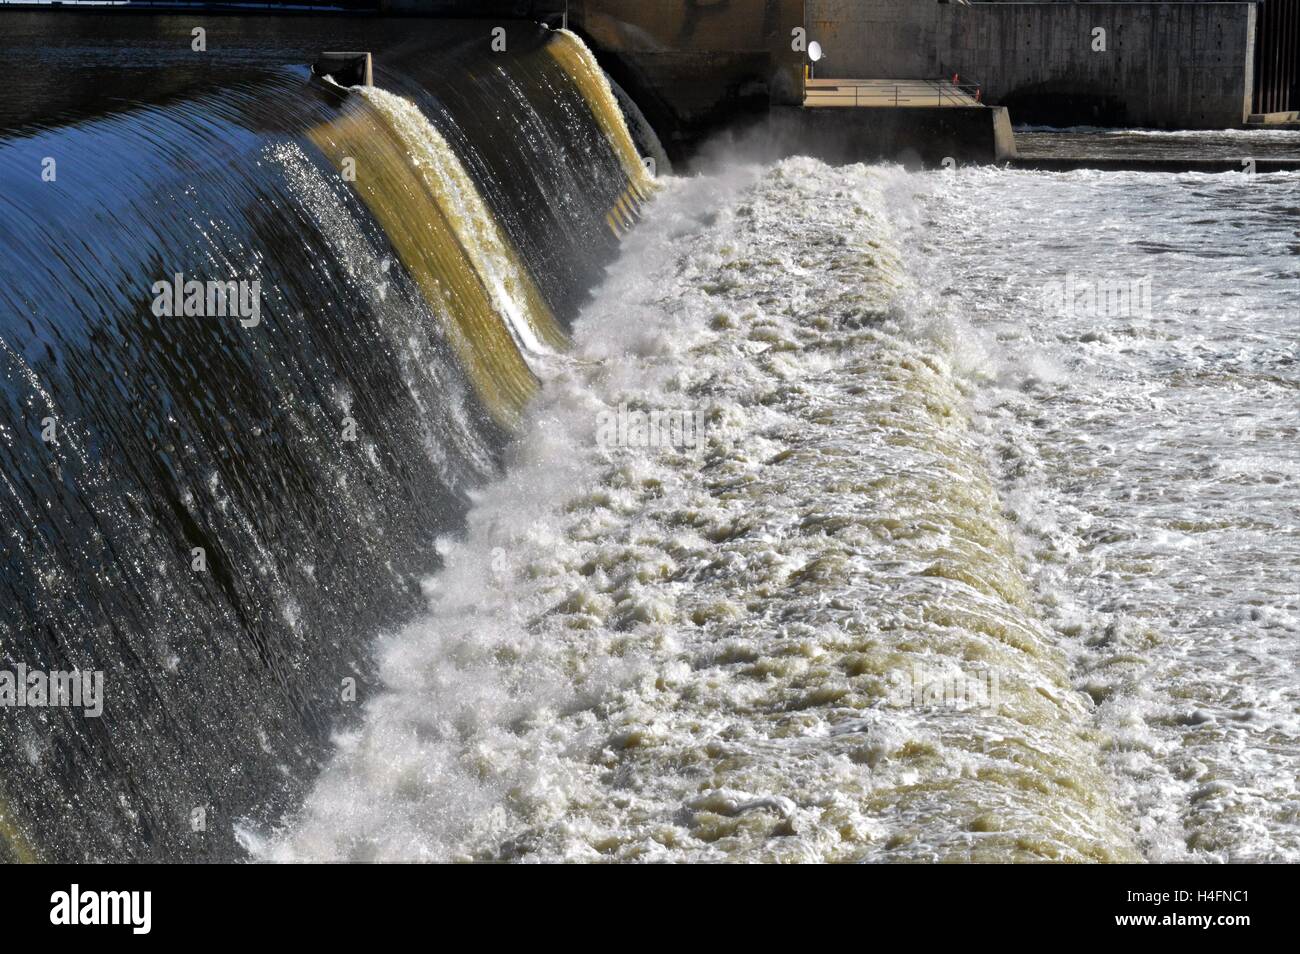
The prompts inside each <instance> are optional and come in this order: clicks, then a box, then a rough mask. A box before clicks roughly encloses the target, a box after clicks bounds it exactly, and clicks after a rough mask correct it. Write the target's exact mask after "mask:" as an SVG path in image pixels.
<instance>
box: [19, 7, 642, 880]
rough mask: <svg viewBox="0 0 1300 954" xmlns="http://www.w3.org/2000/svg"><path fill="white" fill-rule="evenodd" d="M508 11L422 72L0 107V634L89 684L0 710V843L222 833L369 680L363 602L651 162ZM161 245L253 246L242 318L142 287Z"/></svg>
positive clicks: (412, 587)
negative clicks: (515, 31)
mask: <svg viewBox="0 0 1300 954" xmlns="http://www.w3.org/2000/svg"><path fill="white" fill-rule="evenodd" d="M525 40H526V42H520V43H517V44H514V45H513V46H512V51H513V52H512V54H511V55H510V56H502V57H497V58H495V59H494V60H493V62H492V64H491V68H490V69H489V68H483V67H482V66H481V65H480V64H476V63H474V62H470V61H466V62H464V63H463V64H462V67H463V70H462V72H461V74H460V76H459V79H458V82H457V83H455V84H450V85H447V84H443V83H442V81H441V80H440V81H439V82H437V83H431V84H427V85H426V84H425V83H422V82H421V81H420V79H419V78H418V77H412V76H409V75H403V74H401V73H386V72H385V71H384V69H383V68H381V70H380V84H381V86H382V85H384V84H386V83H391V84H393V85H395V86H396V88H398V89H400V91H401V93H402V94H403V95H402V96H397V95H394V94H391V93H387V92H385V91H383V90H382V89H376V90H364V91H363V90H356V91H353V92H351V93H346V94H345V93H343V92H341V91H338V90H330V89H324V88H319V87H316V86H312V85H309V84H308V82H307V76H306V71H305V70H303V69H300V68H293V69H278V70H262V71H244V72H243V73H241V74H240V77H239V80H238V81H237V82H232V83H231V84H230V85H229V86H227V87H225V88H221V89H218V90H214V91H210V92H202V93H198V94H195V95H191V96H185V97H181V98H178V99H177V98H173V99H172V100H170V101H168V102H166V103H162V104H158V105H153V106H145V107H139V108H134V109H129V110H126V111H123V112H119V113H115V114H113V115H110V116H107V117H103V118H98V119H87V120H82V121H80V122H79V123H77V124H76V125H75V126H67V127H61V126H56V127H53V128H49V129H43V130H37V131H34V132H31V131H28V132H24V134H23V135H20V136H12V137H7V138H5V139H3V140H0V170H3V173H2V174H3V175H4V177H5V179H6V182H5V188H4V189H2V190H0V196H2V198H0V210H2V214H0V237H2V238H3V240H4V243H5V246H6V248H7V249H11V250H12V254H11V255H9V256H8V257H7V259H6V262H5V263H4V265H3V266H0V269H3V271H4V275H3V279H4V280H3V281H2V282H0V305H2V306H3V324H2V325H0V367H2V368H3V371H2V373H3V381H4V383H3V386H2V389H0V403H2V404H3V406H4V435H3V436H4V441H3V443H2V444H0V463H2V464H3V469H2V474H3V478H4V482H3V484H2V485H0V512H2V513H3V515H4V522H5V526H6V533H5V535H4V550H3V554H2V557H3V567H4V578H3V580H4V582H3V590H0V597H2V598H3V600H4V602H5V604H6V606H8V607H9V608H10V609H9V611H8V612H7V613H6V614H5V618H4V620H3V622H0V660H3V662H4V664H5V665H6V666H7V667H10V668H14V667H16V666H18V665H19V664H21V665H25V666H28V667H30V668H32V669H44V670H49V671H53V670H73V669H76V670H82V671H102V672H104V674H105V685H106V690H105V706H104V712H103V715H102V717H100V718H90V717H88V716H86V715H84V714H83V713H80V712H77V711H75V710H72V709H67V708H63V709H55V708H49V709H41V710H37V709H14V710H9V711H7V712H6V713H5V715H6V719H5V721H4V722H3V723H2V724H0V771H2V774H0V777H2V778H3V783H0V784H2V787H3V798H2V799H0V843H3V845H4V848H3V849H0V852H2V853H4V854H6V855H8V856H10V857H12V858H14V859H15V860H36V859H42V860H81V859H100V860H123V859H131V860H150V859H155V860H157V859H167V858H171V859H179V858H226V857H233V856H236V855H237V854H238V853H239V849H238V846H237V844H236V841H235V838H234V835H233V829H234V826H235V825H236V824H237V823H239V822H240V821H241V820H244V819H249V818H251V819H254V820H260V821H264V822H265V821H270V820H273V819H274V818H277V817H278V816H279V815H280V814H281V813H282V812H283V811H284V810H286V809H287V808H288V807H290V806H291V805H292V804H293V803H294V802H295V800H296V799H297V798H299V797H300V795H301V793H302V791H303V790H304V788H305V786H306V785H308V784H309V783H310V780H311V778H312V776H313V774H314V772H315V767H316V766H317V765H318V764H319V760H320V758H321V756H322V755H323V754H324V752H325V751H326V747H327V739H328V733H329V731H330V727H331V726H332V725H333V724H334V723H335V721H336V720H337V719H338V718H340V717H346V712H347V705H346V700H345V699H343V698H342V697H343V695H344V694H343V693H342V692H341V691H340V688H341V686H346V684H347V682H348V681H349V680H351V681H352V682H353V683H354V685H355V697H356V698H358V699H359V700H361V701H364V698H365V693H366V690H367V688H368V686H369V685H370V681H371V678H372V673H371V663H370V661H369V659H368V655H367V652H366V646H367V644H368V641H369V639H370V637H371V636H372V635H373V634H374V633H376V632H378V631H380V630H382V629H383V628H385V627H388V626H391V625H394V624H396V623H398V622H400V621H401V620H402V619H404V618H406V617H408V616H409V615H410V614H411V613H413V612H416V611H417V610H418V609H419V608H420V607H422V606H423V595H422V592H421V585H420V581H421V580H422V579H423V578H424V577H425V576H427V574H428V573H429V572H431V571H433V570H435V569H436V568H437V566H438V564H439V558H438V555H437V553H436V551H435V549H434V545H433V541H434V538H435V537H436V536H437V534H438V533H441V532H454V531H455V530H456V528H457V527H458V526H459V524H460V522H461V520H462V519H463V514H464V512H465V509H466V507H467V504H468V494H469V492H470V491H472V489H473V488H474V487H476V486H477V485H479V484H480V483H481V482H482V481H483V480H484V479H486V478H487V477H488V476H489V475H491V474H492V473H494V472H496V470H497V469H498V468H499V466H500V460H501V451H502V448H503V447H504V445H505V443H506V442H507V441H508V440H509V438H510V435H511V431H512V428H513V427H514V426H515V424H516V422H517V419H518V413H519V410H520V408H521V407H522V406H523V404H524V402H526V401H527V400H528V398H529V396H530V395H531V394H532V393H533V391H534V390H535V389H536V379H535V376H534V375H533V374H532V372H531V371H530V368H529V362H530V361H531V360H535V358H536V356H538V355H541V354H544V353H545V352H546V351H547V350H550V349H555V348H557V347H560V346H562V344H563V340H564V336H563V331H562V328H563V326H564V324H565V323H566V322H567V321H568V320H571V317H572V309H573V306H574V302H576V301H578V300H580V296H581V294H583V293H584V292H585V289H584V288H583V287H582V283H583V282H584V281H585V280H587V278H586V277H587V276H589V275H590V274H591V266H592V265H593V264H595V265H597V266H598V265H599V263H600V262H602V261H603V260H605V259H607V258H608V256H609V255H610V254H611V253H612V251H613V249H614V248H615V247H616V246H615V245H614V244H613V243H611V241H610V236H609V234H608V230H607V216H608V215H610V214H611V210H613V209H615V208H616V207H618V208H619V209H620V211H619V215H620V222H621V223H623V224H626V222H627V221H628V220H629V217H630V215H631V214H633V213H634V211H635V210H634V209H633V208H632V207H631V206H630V205H628V202H629V201H630V200H629V199H627V198H624V196H626V195H627V194H629V190H632V189H633V188H634V187H635V189H634V191H635V193H636V194H637V195H638V196H644V195H645V194H646V190H647V184H646V183H645V182H644V181H641V178H640V177H642V176H644V173H643V172H642V171H641V170H640V166H639V164H637V163H633V164H632V166H629V165H628V164H627V161H626V157H625V156H623V155H621V154H620V153H621V150H622V149H623V147H625V146H626V145H627V144H626V143H620V141H619V136H620V133H619V130H618V126H617V123H614V124H611V118H610V116H609V115H607V114H604V113H603V112H601V110H603V109H605V108H607V106H608V104H604V105H603V106H602V105H600V104H601V99H600V97H601V96H602V95H605V94H606V93H607V91H602V90H601V89H600V88H599V85H598V84H597V85H593V80H594V77H593V76H591V75H590V74H588V73H585V72H572V71H570V70H569V69H568V68H567V67H566V61H565V59H564V58H557V57H556V56H555V55H554V54H553V53H552V52H549V51H548V50H549V48H550V47H552V46H554V45H555V44H556V43H560V42H564V43H571V42H573V41H572V40H570V39H567V38H565V39H563V40H561V39H560V38H559V37H558V36H557V35H552V34H548V33H546V32H545V31H543V30H541V29H540V28H539V29H538V30H536V31H533V33H530V34H529V35H528V36H527V37H525ZM456 55H459V56H462V57H464V56H466V55H467V54H464V53H463V51H462V52H459V53H457V54H456ZM449 61H450V62H452V63H453V64H454V63H456V62H458V61H456V60H455V59H454V57H449ZM484 99H490V100H491V101H492V102H494V103H495V104H497V107H498V108H497V109H496V111H494V112H493V113H492V114H491V116H492V120H491V122H490V123H489V122H487V121H485V120H484V118H483V116H484V114H483V112H482V111H480V110H475V109H474V108H473V107H474V105H475V103H476V100H479V101H481V100H484ZM593 103H595V104H597V105H596V106H594V107H593V106H592V105H591V104H593ZM621 136H622V137H624V138H626V130H623V131H622V133H621ZM494 137H499V138H494ZM489 138H492V140H493V141H491V142H488V141H487V140H488V139H489ZM501 140H505V141H506V142H504V143H503V142H502V141H501ZM480 142H483V143H484V145H483V146H482V147H480V146H479V145H478V143H480ZM629 142H630V140H629ZM47 156H55V157H57V158H58V160H59V168H60V175H59V178H58V179H57V180H56V181H53V182H42V181H41V180H40V179H39V178H36V177H33V176H29V175H28V171H29V170H31V169H36V170H39V169H40V168H41V160H42V158H44V157H47ZM344 158H350V159H353V160H355V164H356V170H357V175H356V179H355V181H352V180H351V179H349V178H347V177H344V176H342V175H340V172H341V160H342V159H344ZM506 164H513V168H511V169H510V170H509V171H511V172H516V173H518V172H523V173H525V174H515V175H509V176H506V175H505V172H506V171H507V170H506ZM633 175H635V176H636V177H637V178H635V179H634V178H632V176H633ZM557 250H558V252H557ZM557 254H558V255H560V256H561V258H559V259H557V258H556V257H555V256H556V255H557ZM584 262H585V264H584ZM177 275H180V276H182V282H183V281H191V280H197V281H200V282H203V281H206V280H221V281H232V280H235V281H246V282H248V283H250V284H251V283H252V282H257V283H258V284H259V286H260V289H261V308H260V314H259V316H258V319H257V322H256V324H251V325H244V324H242V323H241V322H239V321H237V320H233V318H230V317H227V318H225V319H218V318H210V317H207V316H205V315H201V314H184V313H183V309H181V310H180V313H176V314H173V315H165V316H164V315H158V314H156V313H155V311H154V309H153V307H152V305H153V302H152V301H151V299H152V297H153V291H152V290H153V288H154V286H155V284H156V283H157V282H159V281H170V280H172V279H173V278H174V276H177ZM250 321H251V319H250ZM50 420H52V421H53V422H54V428H55V438H54V439H53V440H49V441H47V440H43V439H42V430H43V427H44V424H43V422H45V421H50ZM199 551H201V553H202V557H201V558H200V557H199V556H196V555H195V554H196V553H198V552H199ZM200 566H201V569H196V567H200ZM11 716H12V717H11ZM232 765H233V766H239V771H238V772H231V771H230V767H231V766H232ZM200 819H201V821H202V824H199V821H200Z"/></svg>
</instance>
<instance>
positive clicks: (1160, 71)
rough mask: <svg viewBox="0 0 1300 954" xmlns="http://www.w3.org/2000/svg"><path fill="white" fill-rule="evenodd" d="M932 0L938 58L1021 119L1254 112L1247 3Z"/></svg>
mask: <svg viewBox="0 0 1300 954" xmlns="http://www.w3.org/2000/svg"><path fill="white" fill-rule="evenodd" d="M927 5H928V4H927ZM935 9H936V11H937V14H938V48H939V54H938V55H939V57H940V58H941V59H943V60H944V61H945V62H946V63H947V64H948V65H949V66H950V67H951V68H953V69H956V70H959V71H960V72H961V73H962V75H963V76H964V77H968V78H973V79H976V80H978V81H980V82H981V83H983V84H984V87H985V93H984V98H985V101H986V102H991V103H999V104H1002V105H1005V106H1008V107H1010V109H1011V113H1012V116H1013V117H1014V119H1015V121H1016V122H1031V123H1032V122H1041V123H1052V124H1066V123H1095V124H1098V125H1130V126H1153V127H1157V128H1168V129H1210V128H1224V127H1229V126H1237V125H1240V124H1241V123H1242V122H1243V121H1244V119H1245V117H1246V115H1247V114H1249V112H1250V98H1251V87H1252V83H1253V72H1254V54H1253V40H1254V35H1255V29H1254V17H1255V8H1254V4H1252V3H1097V4H1060V3H999V4H984V5H981V6H971V7H963V6H936V8H935ZM1095 28H1102V29H1104V30H1105V31H1106V45H1107V49H1106V51H1105V52H1094V51H1093V49H1092V44H1093V30H1094V29H1095Z"/></svg>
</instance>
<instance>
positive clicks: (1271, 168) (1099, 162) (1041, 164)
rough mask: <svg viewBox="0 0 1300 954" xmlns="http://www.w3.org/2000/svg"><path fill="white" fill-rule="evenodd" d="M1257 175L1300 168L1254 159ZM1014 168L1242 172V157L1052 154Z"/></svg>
mask: <svg viewBox="0 0 1300 954" xmlns="http://www.w3.org/2000/svg"><path fill="white" fill-rule="evenodd" d="M1252 161H1253V162H1254V164H1255V165H1254V169H1255V172H1256V174H1260V173H1266V172H1296V171H1300V158H1297V159H1254V160H1252ZM1009 165H1010V166H1011V167H1012V168H1015V169H1033V170H1036V171H1038V172H1074V171H1076V170H1079V169H1093V170H1097V171H1099V172H1173V173H1180V172H1207V173H1220V172H1244V171H1245V168H1246V167H1245V166H1243V165H1242V160H1241V159H1190V158H1189V159H1153V158H1144V157H1137V156H1126V157H1118V158H1110V157H1107V158H1096V157H1092V158H1085V157H1079V158H1075V157H1067V156H1054V157H1051V158H1016V159H1012V160H1011V161H1010V163H1009Z"/></svg>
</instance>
